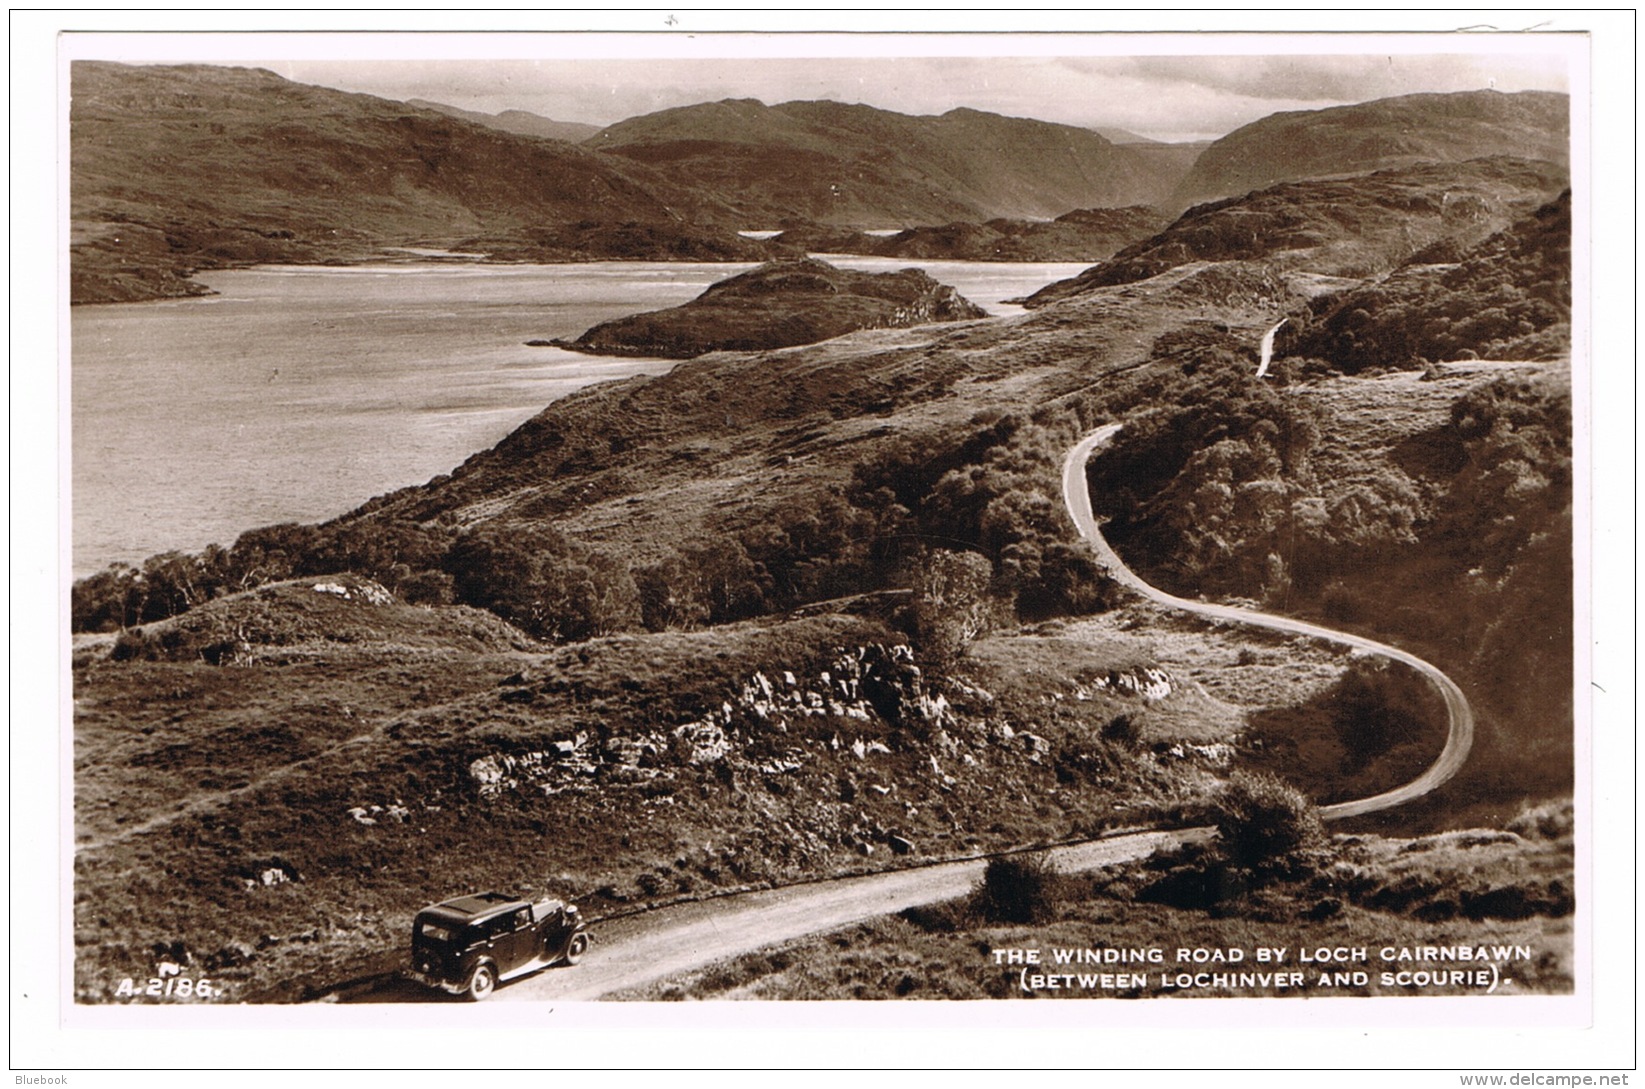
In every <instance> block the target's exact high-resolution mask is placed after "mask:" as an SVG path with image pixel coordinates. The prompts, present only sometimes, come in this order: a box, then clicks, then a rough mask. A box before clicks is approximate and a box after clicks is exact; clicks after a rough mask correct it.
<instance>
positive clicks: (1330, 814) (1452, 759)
mask: <svg viewBox="0 0 1645 1089" xmlns="http://www.w3.org/2000/svg"><path fill="white" fill-rule="evenodd" d="M1122 426H1123V425H1122V424H1117V423H1115V424H1108V425H1107V426H1105V427H1099V428H1098V429H1097V430H1095V431H1093V432H1091V433H1090V434H1089V435H1087V436H1085V438H1083V439H1081V440H1080V441H1079V443H1077V444H1076V445H1075V446H1074V448H1073V449H1072V450H1070V451H1068V456H1067V457H1066V458H1065V459H1064V460H1063V464H1062V499H1063V502H1064V503H1065V504H1067V506H1068V513H1069V515H1070V516H1071V517H1072V518H1073V519H1074V525H1075V526H1076V527H1078V529H1079V531H1080V536H1082V537H1084V538H1085V540H1086V542H1087V543H1089V544H1090V546H1091V548H1092V549H1093V550H1094V551H1095V552H1096V554H1097V559H1098V561H1099V562H1100V563H1101V564H1102V566H1103V567H1104V568H1105V569H1106V570H1107V572H1108V575H1109V576H1110V577H1111V578H1113V579H1114V580H1115V581H1116V582H1119V583H1121V584H1123V585H1125V586H1128V587H1130V588H1131V589H1132V590H1135V591H1136V592H1137V593H1139V594H1141V595H1142V596H1143V597H1146V598H1147V599H1148V600H1150V601H1153V602H1156V603H1157V604H1160V605H1164V606H1166V607H1167V608H1172V609H1180V610H1181V611H1183V612H1186V613H1192V614H1193V615H1195V616H1203V617H1206V618H1207V619H1210V620H1224V621H1230V622H1232V623H1235V624H1245V625H1247V626H1249V627H1253V628H1268V629H1269V630H1271V631H1283V632H1290V633H1292V634H1295V635H1306V636H1310V637H1312V638H1314V639H1322V640H1325V641H1326V642H1329V643H1335V644H1337V645H1338V646H1344V647H1352V648H1353V649H1355V650H1361V651H1366V652H1369V653H1371V654H1378V655H1381V656H1382V657H1384V658H1387V659H1389V660H1391V661H1395V662H1400V663H1402V664H1404V665H1407V666H1410V667H1411V668H1412V669H1414V670H1416V671H1417V672H1418V673H1420V674H1422V675H1423V676H1424V677H1426V678H1427V679H1428V681H1429V682H1430V683H1431V684H1433V686H1434V687H1435V688H1436V689H1438V690H1439V694H1440V695H1441V696H1442V697H1444V700H1445V712H1446V716H1447V718H1448V719H1449V722H1450V725H1449V729H1448V730H1447V731H1446V735H1445V747H1444V749H1442V750H1441V751H1440V754H1439V757H1438V758H1437V759H1436V760H1435V761H1434V762H1433V764H1431V765H1430V766H1429V767H1428V769H1427V770H1426V771H1424V772H1423V773H1422V774H1421V775H1419V776H1417V777H1416V778H1415V779H1413V780H1411V781H1410V782H1409V783H1406V784H1405V785H1404V786H1400V787H1395V788H1394V789H1393V790H1386V791H1383V792H1382V793H1381V794H1375V795H1372V796H1371V797H1369V798H1360V799H1357V800H1355V801H1349V802H1338V803H1336V804H1335V805H1327V806H1321V807H1320V811H1319V814H1320V816H1321V817H1322V818H1324V819H1326V820H1341V819H1342V818H1344V817H1357V816H1359V815H1360V814H1362V813H1375V812H1377V811H1378V810H1382V809H1391V808H1392V807H1394V806H1396V805H1403V804H1404V803H1406V802H1409V801H1411V800H1413V799H1415V798H1420V797H1422V796H1423V795H1424V794H1427V793H1428V792H1429V791H1431V790H1433V789H1434V788H1435V787H1437V786H1439V785H1440V784H1441V783H1443V782H1445V781H1446V780H1447V779H1449V778H1451V776H1453V775H1455V774H1456V773H1457V772H1458V771H1459V770H1461V768H1462V764H1463V761H1465V760H1466V759H1467V758H1468V750H1469V749H1471V748H1473V744H1474V712H1473V709H1472V708H1470V707H1469V706H1468V700H1467V697H1465V696H1463V694H1462V689H1460V688H1458V687H1457V686H1456V682H1454V681H1452V680H1451V678H1449V677H1447V676H1446V675H1445V674H1444V673H1442V672H1440V671H1439V669H1437V668H1436V667H1434V666H1433V665H1431V664H1429V663H1428V662H1425V661H1423V660H1422V659H1421V658H1418V657H1417V656H1416V655H1414V654H1411V653H1409V652H1408V651H1403V650H1400V649H1399V648H1398V647H1392V646H1389V645H1388V644H1387V643H1379V642H1377V641H1376V640H1375V639H1367V638H1365V637H1364V636H1362V635H1353V634H1350V633H1348V632H1341V631H1336V630H1334V629H1332V628H1326V627H1321V626H1320V625H1318V624H1309V623H1307V622H1305V621H1302V620H1293V619H1291V618H1290V617H1286V616H1274V615H1272V614H1270V613H1261V612H1256V611H1255V610H1252V609H1240V608H1235V607H1234V606H1232V605H1214V604H1210V603H1208V602H1204V601H1190V600H1189V599H1188V598H1183V597H1177V596H1176V595H1174V594H1168V593H1166V592H1165V591H1164V590H1160V589H1158V588H1156V587H1154V586H1150V585H1149V584H1148V583H1146V582H1144V581H1143V580H1142V578H1141V577H1140V576H1139V575H1138V574H1137V573H1136V572H1135V571H1133V570H1131V569H1130V568H1129V567H1127V566H1126V565H1125V561H1124V560H1122V559H1120V557H1119V554H1118V553H1117V552H1115V551H1114V549H1113V547H1112V546H1111V545H1109V543H1108V541H1107V540H1106V539H1105V538H1104V537H1103V535H1102V530H1101V527H1099V526H1098V525H1097V519H1096V516H1095V515H1094V514H1092V512H1091V492H1090V489H1089V487H1088V486H1087V484H1086V480H1085V464H1086V462H1087V461H1089V460H1090V458H1091V455H1092V453H1094V452H1095V451H1097V450H1100V449H1101V448H1102V447H1104V446H1107V445H1108V443H1109V442H1110V441H1111V440H1112V439H1113V437H1114V436H1115V435H1117V434H1118V433H1119V430H1120V428H1121V427H1122Z"/></svg>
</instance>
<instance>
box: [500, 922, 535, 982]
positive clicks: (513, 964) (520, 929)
mask: <svg viewBox="0 0 1645 1089" xmlns="http://www.w3.org/2000/svg"><path fill="white" fill-rule="evenodd" d="M493 923H494V925H495V926H496V928H497V929H496V931H495V934H496V937H495V938H494V939H493V940H492V944H491V948H492V953H491V955H492V956H493V957H494V958H496V961H497V969H498V971H500V972H501V973H502V974H503V975H507V974H508V973H510V972H512V971H514V970H515V969H517V968H519V967H520V966H521V965H522V964H525V963H526V962H527V961H530V960H532V959H534V958H535V956H536V949H535V945H536V931H535V930H533V929H532V926H531V909H530V908H528V907H522V908H518V909H516V910H514V911H510V912H507V913H505V914H503V915H499V916H498V917H497V918H496V919H495V920H493Z"/></svg>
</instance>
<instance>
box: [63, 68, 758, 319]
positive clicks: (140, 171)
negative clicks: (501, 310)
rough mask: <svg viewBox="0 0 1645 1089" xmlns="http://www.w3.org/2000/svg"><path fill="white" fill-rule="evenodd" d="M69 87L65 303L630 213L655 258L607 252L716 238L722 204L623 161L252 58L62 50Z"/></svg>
mask: <svg viewBox="0 0 1645 1089" xmlns="http://www.w3.org/2000/svg"><path fill="white" fill-rule="evenodd" d="M71 90H72V94H73V100H72V103H71V106H70V157H71V164H72V181H71V201H70V204H71V213H70V214H71V218H72V226H73V236H72V240H71V247H70V252H71V260H72V281H73V288H72V298H73V300H74V301H75V302H104V301H121V300H131V299H141V298H153V297H158V296H164V295H186V294H198V293H200V292H201V291H202V290H203V288H201V287H200V286H199V285H197V284H193V283H191V282H189V281H188V280H187V279H186V273H187V271H188V270H190V269H197V268H203V267H213V266H218V265H223V264H249V263H255V262H272V261H310V262H312V261H323V260H351V259H354V260H357V259H360V258H362V257H365V256H370V255H372V254H375V253H377V252H379V251H380V250H381V249H382V248H383V247H384V246H394V245H408V244H414V243H415V244H422V245H436V246H438V245H442V244H445V243H448V242H450V241H453V240H459V239H462V238H465V237H469V236H474V235H480V234H486V235H496V234H504V235H506V234H509V233H512V232H517V231H521V230H524V229H526V228H533V227H542V226H544V225H545V224H554V223H563V224H577V223H582V224H585V225H598V224H610V225H619V224H624V223H640V224H644V225H647V226H648V227H649V228H650V230H651V234H652V235H653V236H654V238H655V239H656V241H655V243H654V246H653V250H654V252H653V253H651V254H635V253H631V252H630V253H623V254H620V256H655V257H658V258H664V259H666V258H667V257H669V256H671V255H672V254H673V252H674V249H673V247H672V245H671V243H673V242H674V241H675V240H676V239H677V238H679V237H681V236H684V237H688V238H689V237H694V236H700V235H703V234H716V233H725V234H731V233H732V232H730V231H728V230H724V229H723V225H724V224H725V223H726V222H727V220H726V216H727V212H728V210H727V209H725V208H724V207H721V206H717V205H716V204H715V202H713V201H712V200H706V199H704V198H702V197H700V196H698V195H696V194H693V193H689V192H686V191H683V190H682V189H680V188H679V187H678V186H676V185H674V184H672V183H671V182H670V181H669V180H668V179H666V178H664V177H662V176H661V175H658V174H655V173H654V172H652V171H651V170H649V169H648V168H646V167H644V166H640V165H637V164H635V163H633V162H630V161H627V160H623V159H621V158H615V157H611V156H602V155H595V154H593V153H591V152H588V151H584V150H582V149H580V148H578V147H575V146H572V145H569V144H565V143H560V142H551V141H546V140H541V139H536V138H532V137H522V136H515V135H512V134H510V133H505V132H500V131H498V130H497V129H495V128H490V127H487V126H484V125H477V124H474V123H472V122H469V121H464V120H461V119H458V118H453V117H448V116H445V115H443V114H439V113H435V112H433V111H430V110H424V109H419V108H417V107H415V106H410V105H407V104H405V103H400V102H390V101H387V100H385V99H380V98H374V97H372V96H370V95H360V94H347V93H344V92H341V91H333V90H328V89H325V88H321V87H311V86H306V85H304V84H299V83H293V82H290V81H289V80H285V79H282V78H280V77H279V76H276V75H274V74H273V73H271V72H266V71H262V70H260V69H249V68H219V67H209V66H203V65H189V66H174V67H164V66H142V67H137V66H129V65H120V64H108V63H102V62H91V61H76V62H74V64H73V66H72V68H71ZM717 224H718V225H721V226H716V225H717ZM590 233H595V234H597V233H598V232H590Z"/></svg>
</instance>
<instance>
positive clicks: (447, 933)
mask: <svg viewBox="0 0 1645 1089" xmlns="http://www.w3.org/2000/svg"><path fill="white" fill-rule="evenodd" d="M422 929H423V936H424V937H425V938H432V939H434V940H435V941H437V942H449V941H451V939H452V938H454V937H456V936H457V935H456V933H455V932H454V931H453V930H452V929H451V928H450V927H445V926H441V925H439V924H438V923H432V922H428V921H427V920H424V922H423V926H422Z"/></svg>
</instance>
